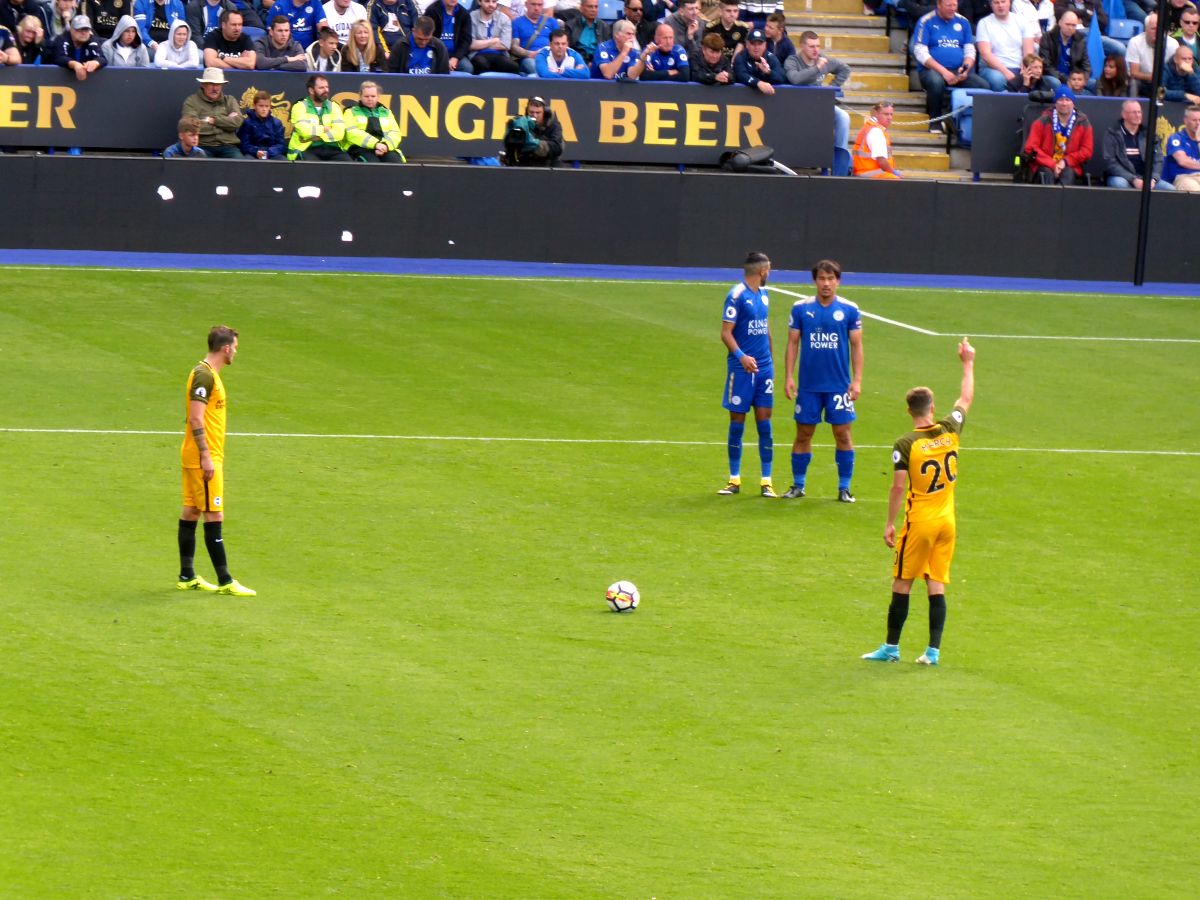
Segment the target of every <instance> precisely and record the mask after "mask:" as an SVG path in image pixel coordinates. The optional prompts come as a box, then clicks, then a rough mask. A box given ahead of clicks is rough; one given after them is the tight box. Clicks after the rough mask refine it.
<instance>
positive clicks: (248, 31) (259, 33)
mask: <svg viewBox="0 0 1200 900" xmlns="http://www.w3.org/2000/svg"><path fill="white" fill-rule="evenodd" d="M242 34H244V35H245V36H246V37H248V38H250V43H252V44H253V43H254V42H255V41H257V40H258V39H259V38H265V37H266V36H267V32H266V30H264V29H262V28H251V27H250V26H249V25H247V26H246V27H244V28H243V29H242Z"/></svg>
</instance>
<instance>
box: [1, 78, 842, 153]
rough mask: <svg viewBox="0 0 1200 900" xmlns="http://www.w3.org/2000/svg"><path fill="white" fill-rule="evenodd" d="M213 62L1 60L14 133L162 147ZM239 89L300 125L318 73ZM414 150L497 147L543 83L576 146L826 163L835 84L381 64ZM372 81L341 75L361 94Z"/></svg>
mask: <svg viewBox="0 0 1200 900" xmlns="http://www.w3.org/2000/svg"><path fill="white" fill-rule="evenodd" d="M199 74H200V72H199V70H158V69H116V68H108V69H102V70H101V71H99V72H97V73H95V74H94V75H92V76H91V77H90V78H88V80H87V81H82V82H81V81H77V80H76V79H75V78H74V77H73V76H72V75H71V74H70V73H68V72H67V71H66V70H64V69H61V68H58V67H56V66H14V67H6V68H4V69H0V146H2V145H8V146H15V147H83V148H92V149H98V150H99V149H118V150H161V149H163V148H164V147H166V146H168V145H169V144H171V143H173V142H174V141H175V139H176V135H175V126H176V122H177V121H178V119H179V112H180V107H181V106H182V104H183V100H184V98H185V97H187V96H188V94H190V93H193V92H194V91H196V89H197V84H196V78H197V77H198V76H199ZM226 77H227V78H228V79H229V82H230V83H229V84H228V85H226V88H225V90H226V93H229V94H231V95H233V96H235V97H237V98H239V100H241V102H242V105H243V106H247V107H248V106H249V105H250V99H251V98H252V97H253V95H254V92H255V91H257V90H265V91H267V92H269V93H270V94H271V96H272V98H273V106H274V111H275V114H276V115H277V116H279V117H280V119H282V120H283V121H284V123H285V127H286V126H287V119H288V110H289V109H290V107H291V104H292V103H294V102H296V101H297V100H299V99H301V98H303V97H304V96H305V91H304V83H305V80H306V78H307V77H308V74H307V73H304V72H237V71H230V72H227V73H226ZM370 78H371V80H373V81H375V82H376V83H378V84H379V85H380V94H381V101H382V102H383V103H384V104H385V105H387V106H388V107H389V108H390V109H391V110H392V111H393V112H394V113H395V114H396V119H397V121H398V122H399V125H400V129H401V133H402V134H403V135H404V144H403V148H404V151H405V152H406V153H407V154H408V155H410V156H421V157H468V156H492V155H495V154H496V152H497V151H498V150H499V149H500V146H501V142H502V140H503V134H504V127H505V124H506V123H507V122H508V120H509V119H510V118H511V117H512V116H514V115H518V114H519V113H520V112H521V111H523V109H524V101H525V100H526V99H527V98H529V97H531V96H535V95H537V96H542V97H545V98H546V99H547V100H548V101H549V102H550V104H551V107H552V108H553V109H554V110H555V112H556V113H557V114H558V117H559V119H560V121H561V122H562V125H563V137H564V143H565V148H566V149H565V152H564V154H563V159H564V160H567V161H571V160H578V161H583V162H625V163H643V164H668V165H670V164H687V165H714V164H716V162H717V161H718V159H719V158H720V155H721V154H722V153H723V152H725V151H726V150H733V149H738V148H742V147H758V146H763V145H766V146H769V147H772V148H774V150H775V158H776V159H777V160H779V161H780V162H782V163H784V164H785V165H788V166H794V167H802V168H820V167H824V166H828V165H830V163H831V161H832V157H833V101H834V93H835V92H834V91H833V90H832V89H830V88H794V87H787V88H779V89H777V90H776V92H775V94H774V96H764V95H762V94H761V93H759V92H758V91H756V90H753V89H751V88H747V87H742V86H722V87H708V86H703V85H698V84H662V83H653V84H639V83H637V82H624V83H615V84H614V83H610V82H605V81H570V80H565V79H562V80H559V79H555V80H549V79H537V78H517V77H514V78H490V77H475V76H465V75H390V74H376V75H372V76H370ZM363 80H364V78H363V76H361V75H358V74H349V73H347V74H332V75H330V76H329V81H330V89H331V94H332V96H333V97H334V99H335V100H337V101H339V102H342V103H343V104H347V103H350V102H352V101H353V100H354V99H355V98H356V97H357V95H358V87H359V85H360V84H361V83H362V81H363Z"/></svg>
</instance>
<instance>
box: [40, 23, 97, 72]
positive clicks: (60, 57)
mask: <svg viewBox="0 0 1200 900" xmlns="http://www.w3.org/2000/svg"><path fill="white" fill-rule="evenodd" d="M45 58H48V59H49V60H51V61H52V62H53V63H54V65H56V66H62V67H63V68H64V69H67V68H70V67H69V66H68V65H67V63H69V62H70V61H71V60H75V61H76V62H82V63H85V62H92V61H93V60H95V61H96V62H98V63H100V66H101V68H103V67H104V54H103V53H101V52H100V42H99V41H98V40H96V35H95V33H94V32H93V33H92V36H91V37H90V38H88V41H87V43H86V44H84V45H83V46H82V47H76V46H75V42H74V41H72V40H71V32H69V31H64V32H63V33H62V34H60V35H58V36H57V37H55V38H54V39H53V40H52V41H51V42H50V43H49V44H48V45H47V47H46V57H45Z"/></svg>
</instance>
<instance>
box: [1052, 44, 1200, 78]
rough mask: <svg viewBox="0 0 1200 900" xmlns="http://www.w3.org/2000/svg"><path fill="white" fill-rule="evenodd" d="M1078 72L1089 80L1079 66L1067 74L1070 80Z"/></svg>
mask: <svg viewBox="0 0 1200 900" xmlns="http://www.w3.org/2000/svg"><path fill="white" fill-rule="evenodd" d="M1180 46H1181V47H1182V46H1186V45H1184V44H1180ZM1076 72H1078V73H1079V74H1080V75H1082V76H1083V77H1084V78H1087V74H1088V73H1087V72H1085V71H1083V69H1081V68H1079V67H1078V66H1075V67H1074V68H1072V69H1071V71H1070V72H1069V73H1068V74H1067V77H1068V78H1070V77H1071V76H1072V75H1074V74H1075V73H1076Z"/></svg>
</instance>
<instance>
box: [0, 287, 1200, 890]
mask: <svg viewBox="0 0 1200 900" xmlns="http://www.w3.org/2000/svg"><path fill="white" fill-rule="evenodd" d="M2 271H3V276H4V279H5V287H4V294H3V299H0V372H2V373H3V374H2V381H0V384H2V386H3V399H2V400H0V489H2V492H3V493H2V496H3V501H4V515H3V524H2V525H0V725H2V727H0V765H2V767H3V768H2V771H0V783H2V784H3V789H2V790H3V793H2V797H3V801H2V802H3V805H4V808H5V809H4V815H3V816H0V895H2V896H12V897H44V896H89V897H90V896H95V897H118V896H119V897H148V898H159V897H266V896H278V897H315V896H334V895H336V896H345V897H385V896H387V897H392V896H407V897H480V898H492V897H501V898H578V897H622V898H625V897H629V898H650V897H657V898H659V900H665V898H698V897H704V898H708V897H712V898H725V897H738V898H741V897H746V898H766V897H780V898H786V897H859V896H866V895H870V894H886V895H888V896H892V897H928V896H943V897H1122V898H1128V897H1147V898H1159V897H1167V896H1180V897H1184V896H1187V897H1191V896H1195V893H1196V886H1197V884H1200V864H1197V862H1196V856H1195V835H1196V833H1197V831H1198V830H1200V810H1198V797H1200V777H1198V775H1200V763H1198V757H1197V735H1198V729H1197V716H1196V710H1197V700H1196V698H1197V692H1196V676H1195V671H1196V665H1197V661H1198V660H1200V656H1198V654H1197V650H1196V644H1197V633H1198V632H1200V615H1198V613H1197V603H1196V584H1197V573H1198V567H1197V552H1196V551H1197V540H1196V521H1197V508H1198V506H1200V399H1198V398H1200V301H1198V300H1196V299H1172V298H1152V297H1150V298H1129V297H1113V296H1090V295H1070V294H1035V293H1001V292H978V291H963V292H955V291H932V290H930V291H923V290H901V289H885V288H861V287H856V286H855V285H854V283H853V278H852V277H847V279H846V280H845V281H844V282H843V286H842V292H841V293H842V294H843V296H845V297H847V298H848V299H851V300H854V301H856V302H857V303H859V304H860V306H861V307H862V308H863V310H864V312H865V314H866V317H865V321H864V344H865V351H866V365H865V379H864V390H863V396H862V397H861V399H860V400H859V401H858V403H857V409H858V422H857V423H856V424H855V429H854V437H855V441H856V444H857V445H858V457H857V466H856V470H855V477H854V492H855V494H856V495H857V497H858V503H857V504H855V505H853V506H851V505H847V504H839V503H837V502H835V500H834V498H835V496H836V492H837V491H836V472H835V468H834V461H833V446H832V441H831V438H830V434H829V430H828V427H827V426H821V427H820V428H819V429H818V431H817V435H816V441H817V444H818V446H817V447H816V448H815V457H814V460H813V464H812V467H811V469H810V471H809V478H808V497H807V498H805V499H803V500H798V501H788V502H783V501H771V500H765V499H762V498H760V497H758V496H756V491H755V490H754V485H756V484H757V477H758V457H757V453H756V451H755V441H754V438H753V428H752V427H751V428H749V429H748V430H747V446H746V453H745V459H744V467H743V474H744V475H745V476H746V478H745V480H746V484H747V485H748V487H749V490H748V491H745V492H743V493H742V494H741V495H739V496H736V497H718V496H717V495H716V491H717V489H718V488H719V487H720V486H721V485H722V484H723V483H724V481H725V476H726V474H727V468H726V461H725V431H726V423H727V415H726V413H725V412H724V411H723V410H722V409H721V408H720V395H721V389H722V379H723V375H724V371H725V369H724V366H725V362H724V351H723V349H722V347H721V345H720V343H719V337H718V336H719V332H720V316H721V310H722V300H723V298H724V294H725V291H726V290H727V289H728V286H729V284H730V283H732V282H733V281H734V280H735V278H736V275H735V274H734V273H733V272H732V271H731V276H730V281H729V282H727V283H725V284H717V283H711V284H710V283H638V282H629V283H618V282H601V281H580V280H569V279H555V280H552V279H528V280H518V279H509V280H505V279H489V278H419V277H388V276H355V275H348V274H311V273H304V274H292V273H273V274H272V273H246V274H232V275H231V274H228V273H226V274H220V273H212V272H183V271H172V272H158V273H155V272H115V271H99V270H96V271H88V270H36V269H20V268H11V269H4V270H2ZM772 287H774V288H782V289H783V290H790V291H795V292H804V293H810V292H811V291H810V290H809V286H808V285H806V284H800V283H795V282H792V283H787V282H781V281H779V279H778V278H776V279H775V280H774V282H773V284H772ZM791 300H792V298H791V297H790V296H788V295H787V294H786V293H783V292H781V291H779V290H776V291H775V292H774V293H773V294H772V312H771V328H772V333H773V336H774V343H775V351H776V357H777V360H778V362H777V373H778V374H779V377H780V379H782V368H783V349H784V346H785V341H786V328H787V312H788V309H789V307H790V304H791ZM214 324H228V325H231V326H233V327H235V328H237V329H238V330H239V331H240V332H241V339H240V352H239V354H238V357H237V361H236V363H235V364H234V365H233V366H232V367H230V368H228V369H226V370H224V372H223V373H222V377H223V378H224V380H225V384H226V387H227V390H228V393H229V429H230V432H231V435H230V438H229V440H228V442H227V448H226V449H227V458H226V515H227V519H226V522H225V541H226V544H227V547H228V553H229V560H230V565H231V568H232V571H233V574H234V575H235V577H236V578H237V579H238V580H239V581H241V582H243V583H244V584H246V585H249V586H251V587H253V588H255V589H256V590H257V591H258V596H257V597H255V598H251V599H238V598H230V597H215V596H212V595H205V594H200V593H191V592H189V593H181V592H178V591H176V590H175V586H174V583H175V577H176V574H177V564H178V556H177V550H176V545H175V535H176V525H175V523H176V520H177V517H178V511H179V505H180V499H179V493H180V487H179V473H178V465H179V443H180V438H181V435H182V428H183V421H184V383H185V381H186V378H187V374H188V371H189V370H190V368H191V367H192V366H193V365H194V364H195V363H196V361H197V360H198V359H199V358H201V357H202V356H203V354H204V338H205V335H206V334H207V331H208V329H209V327H210V326H212V325H214ZM963 335H970V336H971V339H972V343H973V344H974V345H975V347H976V348H977V350H978V359H977V363H976V377H977V392H976V400H975V404H974V406H973V408H972V410H971V414H970V416H969V418H968V421H967V427H966V429H965V430H964V433H963V449H962V453H961V459H960V466H959V479H958V482H957V493H958V522H959V539H958V551H957V554H956V558H955V563H954V570H953V582H952V583H951V585H950V587H949V591H948V603H949V618H948V621H947V625H946V634H945V639H944V641H943V645H942V664H941V665H940V666H939V667H938V668H936V669H929V668H926V667H921V666H917V665H915V664H914V663H913V659H914V658H915V657H916V656H917V655H918V654H919V653H920V652H921V651H922V650H923V649H924V646H925V638H926V633H927V631H926V628H927V623H926V604H925V600H924V590H923V587H917V588H915V589H914V595H913V597H914V601H913V604H912V612H911V614H910V616H909V620H908V625H907V627H906V629H905V635H904V640H903V642H902V646H901V652H902V655H903V661H902V663H900V664H899V665H882V664H872V663H867V662H863V661H861V660H860V659H859V655H860V654H862V653H863V652H866V651H868V650H872V649H874V648H875V647H877V646H878V645H879V643H880V642H881V641H882V639H883V632H884V624H885V621H884V620H885V615H886V609H887V603H888V599H889V597H890V593H889V591H890V575H889V566H890V562H891V552H890V551H889V550H888V549H887V548H886V547H885V546H884V543H883V540H882V533H883V527H884V524H885V523H884V517H885V512H886V504H887V489H888V485H889V483H890V480H891V458H890V457H891V446H892V442H893V441H894V440H895V438H896V437H898V436H899V435H900V434H901V433H903V432H904V431H906V430H907V429H908V418H907V416H906V415H905V411H904V407H903V396H904V392H905V390H907V389H908V388H909V387H912V386H914V385H917V384H927V385H930V386H931V387H933V389H934V390H935V392H936V394H937V402H938V408H939V409H940V410H941V411H942V412H943V413H945V412H947V411H949V409H950V405H951V404H952V403H953V400H954V397H955V396H956V394H957V390H958V385H959V377H960V373H961V366H960V364H959V362H958V359H957V356H956V355H955V348H956V345H957V341H958V339H960V338H961V337H962V336H963ZM774 423H775V441H776V452H775V462H776V466H775V468H776V478H775V483H776V486H777V488H779V489H780V490H782V489H784V488H786V486H787V484H788V482H789V481H790V478H789V461H788V454H789V447H790V442H791V439H792V436H793V425H792V420H791V414H790V408H789V404H788V403H787V402H786V401H785V400H784V398H783V397H782V395H781V396H780V398H779V403H778V405H777V408H776V415H775V419H774ZM199 543H200V546H199V547H198V548H197V558H196V562H197V571H198V572H200V573H201V574H202V575H204V576H206V577H212V570H211V566H210V564H209V562H208V559H207V556H206V554H205V552H204V549H203V542H202V541H201V542H199ZM618 579H627V580H631V581H633V582H634V583H636V584H637V586H638V587H639V588H640V590H641V594H642V604H641V608H640V609H639V610H638V611H637V612H636V613H633V614H628V615H617V614H614V613H611V612H609V611H608V609H607V607H606V606H605V603H604V589H605V587H606V586H607V585H608V584H609V583H610V582H613V581H616V580H618ZM1188 847H1192V848H1193V849H1192V850H1188V849H1187V848H1188Z"/></svg>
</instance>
